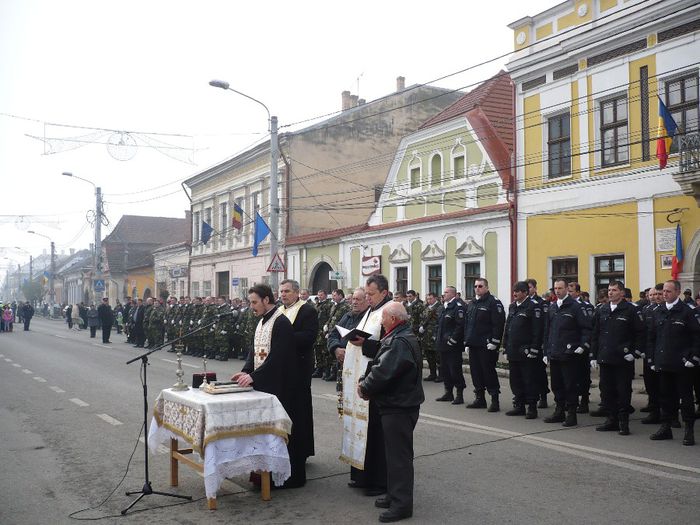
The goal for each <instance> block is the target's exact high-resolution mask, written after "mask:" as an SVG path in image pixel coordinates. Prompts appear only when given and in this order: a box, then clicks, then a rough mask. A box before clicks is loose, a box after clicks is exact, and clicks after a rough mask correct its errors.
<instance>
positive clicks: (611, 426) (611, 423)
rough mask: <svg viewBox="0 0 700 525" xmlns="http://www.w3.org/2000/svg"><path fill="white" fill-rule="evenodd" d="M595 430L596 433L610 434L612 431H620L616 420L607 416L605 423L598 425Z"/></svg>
mask: <svg viewBox="0 0 700 525" xmlns="http://www.w3.org/2000/svg"><path fill="white" fill-rule="evenodd" d="M595 429H596V431H598V432H612V431H613V430H614V431H616V432H617V431H619V430H620V423H619V422H618V420H617V418H614V417H612V416H608V418H607V419H606V420H605V423H603V424H602V425H598V426H597V427H595Z"/></svg>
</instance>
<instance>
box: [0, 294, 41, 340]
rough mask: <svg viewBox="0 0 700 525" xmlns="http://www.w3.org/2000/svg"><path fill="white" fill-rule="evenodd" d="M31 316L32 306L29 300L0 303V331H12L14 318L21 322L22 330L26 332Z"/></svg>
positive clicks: (32, 313)
mask: <svg viewBox="0 0 700 525" xmlns="http://www.w3.org/2000/svg"><path fill="white" fill-rule="evenodd" d="M32 317H34V307H33V306H32V304H31V303H30V302H29V301H25V302H20V303H17V302H16V301H12V302H11V303H5V304H2V303H0V333H10V332H13V331H14V325H15V320H16V321H17V322H19V323H22V325H23V326H24V331H25V332H28V331H29V325H30V323H31V322H32Z"/></svg>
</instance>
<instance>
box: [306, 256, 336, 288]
mask: <svg viewBox="0 0 700 525" xmlns="http://www.w3.org/2000/svg"><path fill="white" fill-rule="evenodd" d="M332 271H333V268H331V265H330V264H328V263H326V262H322V263H319V265H318V266H316V269H315V270H314V273H313V276H312V277H311V290H310V291H311V293H312V294H315V293H316V292H318V291H319V290H325V291H326V293H328V294H330V293H331V291H332V290H335V289H336V288H338V281H331V280H330V279H329V278H328V274H329V272H332Z"/></svg>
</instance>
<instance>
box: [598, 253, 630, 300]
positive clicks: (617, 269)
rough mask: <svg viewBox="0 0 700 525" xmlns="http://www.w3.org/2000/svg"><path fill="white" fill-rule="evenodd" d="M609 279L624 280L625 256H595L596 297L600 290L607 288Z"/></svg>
mask: <svg viewBox="0 0 700 525" xmlns="http://www.w3.org/2000/svg"><path fill="white" fill-rule="evenodd" d="M611 281H622V282H623V283H624V282H625V256H624V255H606V256H604V257H596V258H595V289H596V297H598V292H600V291H601V290H607V289H608V285H609V284H610V282H611Z"/></svg>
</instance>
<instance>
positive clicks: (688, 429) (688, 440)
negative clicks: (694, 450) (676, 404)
mask: <svg viewBox="0 0 700 525" xmlns="http://www.w3.org/2000/svg"><path fill="white" fill-rule="evenodd" d="M694 426H695V421H691V422H690V423H686V424H685V435H684V436H683V444H684V445H685V446H687V447H692V446H693V445H695V429H694V428H693V427H694Z"/></svg>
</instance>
